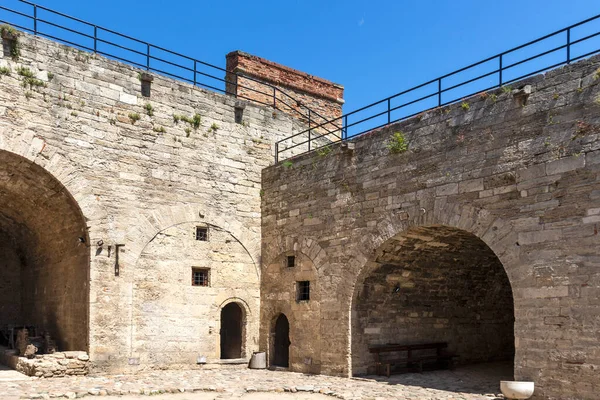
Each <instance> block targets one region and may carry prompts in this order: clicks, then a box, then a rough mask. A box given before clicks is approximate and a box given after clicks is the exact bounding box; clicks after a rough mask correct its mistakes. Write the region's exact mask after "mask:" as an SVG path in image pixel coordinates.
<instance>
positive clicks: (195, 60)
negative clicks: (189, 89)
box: [194, 60, 227, 90]
mask: <svg viewBox="0 0 600 400" xmlns="http://www.w3.org/2000/svg"><path fill="white" fill-rule="evenodd" d="M196 64H197V63H196V60H194V86H196V71H197V69H196V68H197V67H196ZM225 86H227V82H225ZM225 90H227V87H226V88H225Z"/></svg>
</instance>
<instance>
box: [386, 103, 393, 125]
mask: <svg viewBox="0 0 600 400" xmlns="http://www.w3.org/2000/svg"><path fill="white" fill-rule="evenodd" d="M390 102H391V100H390V99H388V100H387V105H388V125H389V124H390V122H391V121H392V116H391V115H390V108H391V107H390Z"/></svg>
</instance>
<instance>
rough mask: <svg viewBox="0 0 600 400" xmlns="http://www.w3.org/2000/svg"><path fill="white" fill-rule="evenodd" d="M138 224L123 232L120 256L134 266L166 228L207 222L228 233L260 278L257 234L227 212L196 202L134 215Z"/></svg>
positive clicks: (258, 236) (259, 245)
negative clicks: (241, 248)
mask: <svg viewBox="0 0 600 400" xmlns="http://www.w3.org/2000/svg"><path fill="white" fill-rule="evenodd" d="M135 219H136V221H138V223H137V224H135V225H134V226H131V227H130V228H129V230H128V231H127V232H126V233H125V235H124V241H125V243H127V249H128V251H127V253H126V254H124V255H123V259H124V262H125V263H127V264H128V265H130V266H135V265H136V263H137V260H138V259H139V257H140V255H141V254H142V252H143V251H144V248H145V247H146V246H147V245H148V244H149V243H150V242H151V241H152V240H153V239H154V238H155V237H156V235H158V234H159V233H160V232H162V231H164V230H165V229H167V228H169V227H172V226H175V225H180V224H183V223H198V224H207V225H211V226H215V227H219V228H220V229H222V230H224V231H226V232H228V233H229V234H231V236H233V237H234V238H235V239H236V240H237V241H238V242H239V243H240V244H241V245H242V246H244V248H245V249H246V251H247V252H248V254H249V255H250V257H251V258H252V261H253V263H254V265H255V268H256V273H257V274H258V276H259V277H260V269H259V268H258V265H259V263H260V259H261V257H260V248H261V243H260V234H258V233H255V232H252V231H251V230H250V229H249V228H248V227H246V226H244V225H243V224H242V223H241V222H239V221H237V220H234V219H232V218H229V216H227V215H222V214H220V213H215V212H213V211H212V210H210V209H208V210H207V209H206V207H205V206H203V205H198V204H176V205H173V206H163V207H160V208H157V209H155V210H151V211H148V212H146V213H144V214H142V215H136V216H135Z"/></svg>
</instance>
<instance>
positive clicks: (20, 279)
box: [0, 151, 90, 351]
mask: <svg viewBox="0 0 600 400" xmlns="http://www.w3.org/2000/svg"><path fill="white" fill-rule="evenodd" d="M89 263H90V253H89V240H88V234H87V224H86V221H85V218H84V217H83V214H82V212H81V210H80V208H79V206H78V204H77V202H76V201H75V200H74V199H73V197H72V196H71V195H70V193H69V192H68V191H67V189H66V188H65V187H64V186H63V185H62V184H61V183H60V182H59V181H58V180H57V179H56V178H54V177H53V176H52V175H51V174H50V173H48V172H47V171H46V170H45V169H44V168H42V167H40V166H39V165H37V164H35V163H33V162H31V161H29V160H27V159H25V158H23V157H21V156H18V155H16V154H14V153H10V152H7V151H0V329H2V333H3V334H2V335H0V338H2V341H6V340H7V337H8V336H10V333H8V334H7V331H10V329H11V327H12V328H13V329H14V328H17V329H18V328H20V327H28V328H29V329H30V335H31V334H32V333H33V334H35V335H36V336H40V335H42V334H44V333H46V334H47V335H49V336H50V338H51V339H52V341H54V342H55V344H56V348H57V349H58V350H87V349H88V307H89V299H88V296H89V287H88V282H89ZM40 351H43V349H40Z"/></svg>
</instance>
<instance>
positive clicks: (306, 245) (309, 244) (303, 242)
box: [262, 236, 329, 271]
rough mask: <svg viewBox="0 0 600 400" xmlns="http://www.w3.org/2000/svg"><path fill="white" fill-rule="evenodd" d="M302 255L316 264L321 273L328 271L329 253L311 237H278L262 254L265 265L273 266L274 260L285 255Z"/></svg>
mask: <svg viewBox="0 0 600 400" xmlns="http://www.w3.org/2000/svg"><path fill="white" fill-rule="evenodd" d="M296 252H297V253H300V254H304V255H306V257H308V258H309V259H310V260H311V262H312V263H313V264H314V266H315V269H316V270H317V271H320V270H322V269H326V268H327V266H328V264H329V257H328V256H327V252H326V251H325V250H324V249H323V248H322V247H321V246H320V245H319V242H318V241H317V240H315V239H313V238H311V237H303V236H286V237H285V238H280V237H277V242H276V243H270V244H269V246H265V252H264V254H262V258H263V260H267V261H266V262H264V263H263V264H264V265H265V266H267V265H271V264H272V263H273V262H274V260H275V259H276V258H278V257H281V256H283V255H284V254H288V253H289V254H293V253H296Z"/></svg>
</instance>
